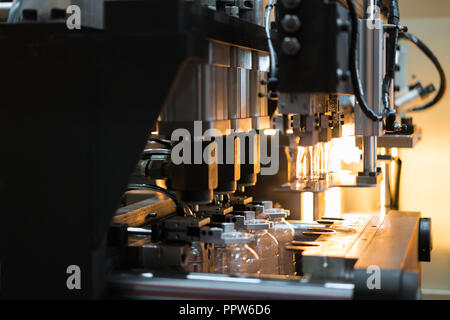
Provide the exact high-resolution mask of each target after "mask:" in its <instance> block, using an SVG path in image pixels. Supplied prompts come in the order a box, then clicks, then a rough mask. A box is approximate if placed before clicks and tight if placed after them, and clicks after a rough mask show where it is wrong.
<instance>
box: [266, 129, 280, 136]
mask: <svg viewBox="0 0 450 320" xmlns="http://www.w3.org/2000/svg"><path fill="white" fill-rule="evenodd" d="M275 133H277V130H275V129H266V130H264V134H265V135H266V136H274V135H275Z"/></svg>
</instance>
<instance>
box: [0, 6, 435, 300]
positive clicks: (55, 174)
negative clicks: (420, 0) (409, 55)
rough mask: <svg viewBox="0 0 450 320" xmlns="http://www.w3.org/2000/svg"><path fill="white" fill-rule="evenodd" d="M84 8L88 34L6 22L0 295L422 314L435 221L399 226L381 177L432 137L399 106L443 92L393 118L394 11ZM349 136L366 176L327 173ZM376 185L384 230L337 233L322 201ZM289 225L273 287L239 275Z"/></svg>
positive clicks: (353, 219)
mask: <svg viewBox="0 0 450 320" xmlns="http://www.w3.org/2000/svg"><path fill="white" fill-rule="evenodd" d="M67 2H68V3H67V4H69V3H70V1H67ZM35 3H39V1H38V2H35ZM71 4H74V5H78V6H79V7H80V8H81V17H82V19H81V22H82V28H81V29H80V30H77V29H75V30H68V29H67V27H66V19H67V17H68V16H67V15H70V14H71V11H69V13H68V14H67V15H66V13H65V10H64V9H65V8H64V7H61V8H46V9H45V10H51V11H50V12H44V11H43V10H44V9H43V7H39V5H36V7H32V6H31V7H26V9H24V8H22V9H23V10H22V14H19V15H18V16H17V17H18V18H17V21H15V22H16V23H8V24H2V25H0V29H1V31H2V32H1V38H2V41H1V42H0V46H1V49H2V50H1V51H0V52H1V55H2V58H3V59H4V61H7V62H8V63H6V64H5V65H4V69H3V74H4V75H5V76H4V77H2V80H0V81H1V87H2V88H3V90H4V92H7V93H8V94H6V95H4V99H3V103H2V107H1V108H0V112H1V113H0V119H1V120H0V121H1V122H0V137H1V141H2V147H3V150H4V151H5V156H4V157H2V159H1V161H2V166H1V168H2V169H1V170H0V191H1V192H0V197H1V199H2V200H3V201H2V203H3V208H2V210H1V218H2V220H1V221H2V222H1V224H0V268H1V269H0V270H1V273H0V277H1V278H0V297H1V298H7V299H8V298H23V297H24V298H109V297H113V298H124V297H126V298H167V297H169V298H199V299H204V298H212V299H220V298H226V299H231V298H263V299H299V298H306V299H330V298H331V299H333V298H335V299H355V298H356V299H358V298H385V299H392V298H394V299H416V298H419V297H420V290H419V289H420V263H421V261H429V260H430V252H431V222H430V220H429V219H425V218H421V217H420V214H419V213H413V212H401V211H398V210H391V209H398V199H397V201H396V203H395V197H391V192H390V190H391V187H390V179H389V177H385V179H384V180H383V172H382V171H381V169H380V168H379V167H378V166H377V160H383V161H386V163H391V162H393V161H394V160H396V158H395V157H394V156H392V154H391V153H390V149H391V148H402V147H413V146H414V145H415V143H416V142H417V141H418V139H419V133H420V132H419V131H418V129H417V128H416V127H415V126H414V125H413V123H412V120H411V119H410V118H406V117H403V116H401V115H400V113H396V110H397V109H398V104H400V103H401V104H402V105H406V104H407V103H411V101H412V100H414V99H416V98H418V97H422V98H425V97H426V96H427V95H428V94H429V93H431V92H432V91H433V89H431V87H427V88H426V89H424V88H422V86H420V83H419V84H416V85H414V86H410V87H407V88H406V90H407V91H408V92H406V96H405V95H402V96H401V98H402V99H401V100H399V102H398V103H397V102H395V103H394V89H395V86H400V84H399V83H397V82H398V80H397V79H396V83H395V84H394V74H393V73H394V70H396V66H398V65H399V62H398V61H399V58H398V57H399V56H400V55H401V50H398V46H397V38H398V34H399V33H401V32H404V31H405V28H404V27H402V26H400V24H399V21H398V7H397V1H387V2H376V3H375V1H364V2H358V3H356V5H355V3H353V1H321V0H320V1H319V0H301V1H300V0H283V1H281V0H280V1H278V2H276V1H257V0H253V1H237V0H236V1H235V0H226V1H225V0H223V1H222V0H220V1H219V0H217V1H207V0H205V1H203V0H198V1H182V0H176V1H175V0H174V1H151V0H148V1H137V0H136V1H135V0H133V1H132V0H129V1H106V0H105V1H103V0H95V1H94V0H89V1H88V0H76V1H71ZM375 5H378V6H380V8H381V9H382V10H381V13H380V11H378V10H376V8H378V7H376V6H375ZM74 12H75V11H74ZM72 13H73V12H72ZM10 16H11V15H10ZM376 26H378V27H376ZM394 39H395V42H394ZM395 57H397V59H395ZM355 61H356V62H358V61H359V63H355ZM396 61H397V62H396ZM397 71H398V70H397ZM402 71H403V70H402ZM404 88H405V86H402V89H404ZM413 91H414V92H413ZM353 96H356V99H354V98H353ZM344 124H354V127H355V131H354V135H356V136H357V139H356V143H357V144H358V145H360V146H361V147H362V164H363V166H362V170H359V171H360V172H356V173H354V174H353V175H352V174H351V173H347V172H342V171H339V170H335V169H331V168H329V167H328V165H327V164H328V162H329V157H331V155H329V153H328V152H327V151H328V148H329V144H330V143H331V142H332V141H337V143H339V138H341V137H342V136H343V126H344ZM377 147H382V148H386V152H385V153H384V154H383V155H379V154H378V152H377ZM385 167H386V168H387V167H388V165H386V166H385ZM389 171H390V169H388V170H387V171H386V172H389ZM385 174H386V173H385ZM381 183H384V184H385V185H386V190H388V191H387V192H386V194H387V196H386V198H387V199H388V201H387V207H386V208H387V210H386V212H385V213H384V214H368V213H366V214H363V213H361V214H342V215H340V216H336V217H330V216H325V214H324V213H325V212H324V208H325V197H324V194H325V192H326V191H327V190H329V189H331V188H338V187H349V188H352V187H353V188H360V187H362V188H370V187H376V186H377V185H378V186H379V185H380V184H381ZM396 189H397V190H396V192H398V188H396ZM27 190H29V192H27ZM306 192H307V193H312V194H313V220H312V221H305V217H304V212H302V210H301V208H302V203H301V199H302V197H301V194H302V193H306ZM391 199H394V203H391ZM281 207H283V208H284V209H286V210H283V209H281ZM289 213H290V219H291V220H290V221H289V223H286V222H285V221H284V220H283V219H284V218H285V217H286V216H287V215H289ZM271 217H272V218H273V217H275V218H274V219H272V220H271V219H269V220H267V219H268V218H271ZM277 224H278V225H282V226H283V227H282V228H281V229H283V228H284V229H286V230H288V234H289V232H291V231H292V234H291V238H289V239H287V238H283V239H287V240H280V239H282V238H281V237H279V238H276V240H277V242H276V243H277V244H278V245H279V247H278V248H277V250H278V251H277V252H278V255H279V258H277V259H279V261H280V262H279V263H278V262H277V270H279V271H278V272H277V274H267V273H264V272H262V271H261V270H260V269H258V270H256V271H253V272H249V271H248V270H250V269H245V266H246V265H250V264H251V263H253V262H252V261H251V260H252V259H253V260H257V261H258V263H259V266H261V264H262V263H263V260H262V255H263V254H264V252H262V253H261V257H258V256H257V255H256V253H255V254H254V255H253V253H251V254H250V255H251V256H252V255H253V256H252V257H253V258H252V259H250V258H249V259H247V258H245V259H244V258H242V260H241V261H238V262H239V263H237V265H238V268H241V269H233V268H234V267H236V266H232V264H231V263H232V258H233V259H234V258H236V254H235V255H234V256H233V255H232V254H230V248H232V249H233V250H238V249H239V250H248V246H247V244H248V245H250V244H251V245H253V246H255V244H254V243H253V244H252V243H251V240H252V239H253V240H254V239H256V237H257V236H256V233H257V231H258V230H260V229H261V230H263V229H264V230H265V229H267V230H269V232H272V231H273V230H276V228H277ZM289 230H291V231H289ZM272 234H274V235H276V232H272ZM278 236H279V234H278ZM274 238H275V236H274ZM256 246H257V245H256ZM253 248H254V249H251V250H248V251H249V252H253V251H255V252H256V251H258V250H259V249H261V248H259V247H253ZM222 250H225V251H226V252H227V253H225V254H224V253H223V252H225V251H222ZM227 250H228V251H227ZM252 250H253V251H252ZM242 252H244V251H242ZM286 258H287V260H286ZM221 259H222V260H221ZM283 259H285V260H283ZM289 259H290V260H289ZM218 261H220V263H221V265H220V268H217V263H218ZM277 261H278V260H277ZM286 261H290V262H289V263H290V264H292V266H289V268H285V267H286ZM291 267H292V268H291ZM231 270H241V271H242V272H236V271H231ZM282 270H292V271H287V272H284V273H283V271H282Z"/></svg>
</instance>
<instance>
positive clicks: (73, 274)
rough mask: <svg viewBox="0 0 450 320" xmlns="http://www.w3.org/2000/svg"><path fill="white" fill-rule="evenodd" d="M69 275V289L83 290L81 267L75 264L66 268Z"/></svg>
mask: <svg viewBox="0 0 450 320" xmlns="http://www.w3.org/2000/svg"><path fill="white" fill-rule="evenodd" d="M66 273H67V274H68V275H69V276H68V277H67V280H66V286H67V289H69V290H81V268H80V267H79V266H77V265H75V264H73V265H70V266H68V267H67V269H66Z"/></svg>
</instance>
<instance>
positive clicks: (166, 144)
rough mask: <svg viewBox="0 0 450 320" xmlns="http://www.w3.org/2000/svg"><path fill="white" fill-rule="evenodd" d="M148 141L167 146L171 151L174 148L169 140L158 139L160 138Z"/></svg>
mask: <svg viewBox="0 0 450 320" xmlns="http://www.w3.org/2000/svg"><path fill="white" fill-rule="evenodd" d="M148 141H153V142H156V143H159V144H161V145H163V146H166V147H167V148H169V149H171V148H172V143H171V142H170V141H169V140H163V139H158V138H149V139H148Z"/></svg>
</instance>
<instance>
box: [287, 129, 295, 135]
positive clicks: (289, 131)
mask: <svg viewBox="0 0 450 320" xmlns="http://www.w3.org/2000/svg"><path fill="white" fill-rule="evenodd" d="M286 133H287V134H293V133H294V130H292V129H287V130H286Z"/></svg>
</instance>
